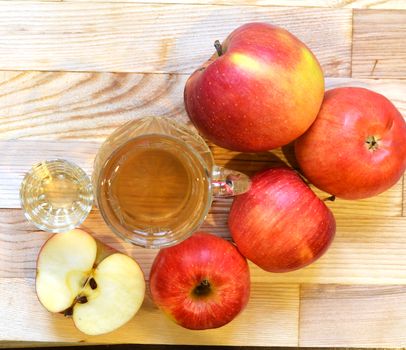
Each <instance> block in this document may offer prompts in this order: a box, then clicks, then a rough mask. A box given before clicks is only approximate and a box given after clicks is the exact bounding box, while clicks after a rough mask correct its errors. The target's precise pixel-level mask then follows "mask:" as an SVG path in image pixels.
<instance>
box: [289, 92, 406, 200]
mask: <svg viewBox="0 0 406 350" xmlns="http://www.w3.org/2000/svg"><path fill="white" fill-rule="evenodd" d="M295 153H296V158H297V161H298V163H299V165H300V168H301V169H302V171H303V173H304V175H305V176H306V177H307V178H308V179H309V181H310V182H312V183H313V184H314V185H315V186H317V187H318V188H320V189H321V190H323V191H325V192H328V193H331V194H333V195H335V196H337V197H341V198H345V199H361V198H367V197H371V196H375V195H377V194H379V193H381V192H384V191H386V190H387V189H389V188H390V187H392V186H393V185H394V184H395V183H396V182H398V181H399V179H400V178H401V177H402V175H403V173H404V172H405V169H406V123H405V121H404V119H403V117H402V115H401V114H400V112H399V111H398V110H397V109H396V107H395V106H393V104H392V103H391V102H390V101H389V100H388V99H387V98H385V97H384V96H382V95H380V94H378V93H376V92H373V91H371V90H368V89H363V88H355V87H345V88H336V89H332V90H329V91H327V92H326V95H325V98H324V102H323V104H322V107H321V110H320V112H319V115H318V117H317V119H316V121H315V122H314V124H313V125H312V126H311V128H310V129H309V130H308V131H307V132H306V133H305V134H304V135H303V136H302V137H300V138H299V139H298V140H297V142H296V144H295Z"/></svg>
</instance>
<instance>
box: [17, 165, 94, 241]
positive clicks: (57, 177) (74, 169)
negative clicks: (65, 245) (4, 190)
mask: <svg viewBox="0 0 406 350" xmlns="http://www.w3.org/2000/svg"><path fill="white" fill-rule="evenodd" d="M20 200H21V206H22V208H23V211H24V215H25V217H26V218H27V219H28V220H29V221H31V222H32V223H33V224H34V225H35V226H37V227H38V228H39V229H41V230H44V231H48V232H54V233H57V232H66V231H69V230H71V229H73V228H75V227H77V226H79V225H80V224H81V223H82V222H83V221H84V220H85V218H86V217H87V215H88V214H89V212H90V210H91V209H92V205H93V192H92V185H91V181H90V178H89V177H88V176H87V175H86V173H85V172H84V171H83V170H82V169H81V168H80V167H78V166H77V165H75V164H73V163H71V162H68V161H66V160H62V159H55V160H47V161H43V162H40V163H38V164H35V165H34V166H33V167H32V168H31V170H30V171H29V172H28V173H27V174H26V175H25V177H24V179H23V181H22V183H21V187H20Z"/></svg>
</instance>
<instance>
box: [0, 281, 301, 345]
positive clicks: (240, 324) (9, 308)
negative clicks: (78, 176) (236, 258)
mask: <svg viewBox="0 0 406 350" xmlns="http://www.w3.org/2000/svg"><path fill="white" fill-rule="evenodd" d="M0 295H1V298H0V308H1V310H2V317H1V318H0V338H1V339H18V340H20V341H30V342H33V341H46V342H80V343H82V344H83V343H96V344H103V343H137V344H162V343H165V344H178V343H179V342H180V341H181V342H182V344H196V345H227V344H230V343H233V344H235V345H246V344H247V339H249V342H250V344H252V345H257V346H264V345H269V342H270V339H272V344H273V345H280V346H297V339H298V321H299V320H298V316H299V286H298V285H286V284H284V285H276V284H273V285H270V284H265V283H260V284H257V283H254V284H253V285H252V293H251V299H250V301H249V304H248V306H247V308H246V309H245V310H244V312H243V313H242V314H240V315H239V316H238V317H237V318H236V319H235V320H234V321H233V322H232V323H230V324H228V325H226V326H224V327H222V328H220V329H214V330H209V331H189V330H186V329H183V328H181V327H180V326H177V325H176V324H175V323H173V321H172V320H170V319H169V318H168V317H167V316H165V315H164V314H163V313H162V312H161V311H159V310H158V309H157V308H156V306H155V305H154V304H153V303H152V301H151V299H150V297H149V296H148V295H147V296H146V298H145V301H144V304H143V305H142V307H141V309H140V311H139V312H138V313H137V315H136V316H135V317H134V318H133V320H132V321H130V322H129V323H128V324H126V325H125V326H123V327H122V328H120V329H118V330H117V331H115V332H114V333H111V334H106V335H102V336H86V335H85V334H82V333H81V332H79V331H78V330H77V329H76V328H75V327H74V325H73V322H72V321H71V320H70V319H66V318H64V316H62V315H60V314H50V313H48V312H47V311H46V310H45V309H44V308H43V307H42V306H41V305H40V303H39V302H38V300H37V298H36V296H35V287H34V280H33V279H29V278H13V279H7V278H0ZM22 329H24V330H25V332H21V330H22Z"/></svg>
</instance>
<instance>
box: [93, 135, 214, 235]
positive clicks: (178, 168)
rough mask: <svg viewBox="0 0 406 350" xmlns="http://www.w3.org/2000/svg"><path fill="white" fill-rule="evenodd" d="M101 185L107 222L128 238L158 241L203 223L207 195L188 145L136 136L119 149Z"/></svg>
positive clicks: (205, 182)
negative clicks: (127, 235) (195, 222)
mask: <svg viewBox="0 0 406 350" xmlns="http://www.w3.org/2000/svg"><path fill="white" fill-rule="evenodd" d="M99 183H100V184H101V186H100V190H101V192H100V201H101V205H102V207H103V212H104V213H103V215H104V217H105V219H106V221H107V222H108V223H109V224H110V225H112V226H114V227H115V228H116V229H117V230H119V231H120V232H122V233H124V232H123V231H127V232H126V233H127V234H128V233H136V234H141V235H153V236H157V237H159V236H168V235H176V234H179V233H180V231H183V230H188V229H190V228H191V224H193V222H194V221H196V220H201V219H202V218H201V217H199V215H201V214H202V211H204V210H203V208H204V206H205V201H207V200H208V195H209V186H208V180H207V176H206V174H205V173H204V169H203V168H202V165H201V163H200V162H199V159H198V158H197V157H196V156H195V155H193V152H191V150H190V149H189V148H188V147H187V145H185V144H183V143H182V142H179V141H178V140H176V139H174V138H171V137H168V136H162V135H148V136H143V137H140V138H136V139H133V140H131V141H129V142H127V143H126V144H124V145H123V146H122V147H120V148H119V149H118V150H116V151H115V152H114V153H113V155H112V156H111V157H110V158H109V160H108V161H107V163H106V165H105V166H104V168H103V170H102V173H101V178H100V179H99ZM192 226H193V225H192Z"/></svg>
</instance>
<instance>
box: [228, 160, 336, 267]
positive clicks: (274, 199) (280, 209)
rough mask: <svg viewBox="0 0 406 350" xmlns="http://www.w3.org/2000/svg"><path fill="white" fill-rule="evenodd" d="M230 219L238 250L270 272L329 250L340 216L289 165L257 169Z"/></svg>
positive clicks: (301, 264) (308, 260) (307, 261)
mask: <svg viewBox="0 0 406 350" xmlns="http://www.w3.org/2000/svg"><path fill="white" fill-rule="evenodd" d="M228 225H229V229H230V232H231V235H232V237H233V239H234V241H235V243H236V244H237V247H238V249H239V251H240V252H241V253H242V254H243V255H244V256H245V257H246V258H247V259H249V260H251V261H252V262H253V263H255V264H256V265H258V266H259V267H261V268H262V269H264V270H266V271H270V272H287V271H292V270H296V269H299V268H302V267H304V266H306V265H308V264H310V263H312V262H313V261H315V260H316V259H318V258H319V257H320V256H321V255H323V253H324V252H325V251H326V250H327V248H328V247H329V245H330V243H331V242H332V240H333V238H334V234H335V228H336V225H335V219H334V216H333V214H332V213H331V211H330V210H329V209H328V208H327V207H326V205H325V204H324V202H322V201H321V200H320V199H319V198H318V197H317V196H316V195H315V194H314V192H313V191H312V190H311V189H310V188H309V187H308V186H307V185H306V184H305V183H304V182H303V181H302V179H301V178H300V176H299V175H297V174H296V173H295V172H294V171H293V170H291V169H288V168H274V169H269V170H265V171H263V172H260V173H258V174H257V175H255V176H254V177H253V179H252V186H251V189H250V190H249V191H248V192H247V193H245V194H243V195H240V196H237V197H236V198H235V199H234V202H233V205H232V207H231V212H230V216H229V219H228Z"/></svg>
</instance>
